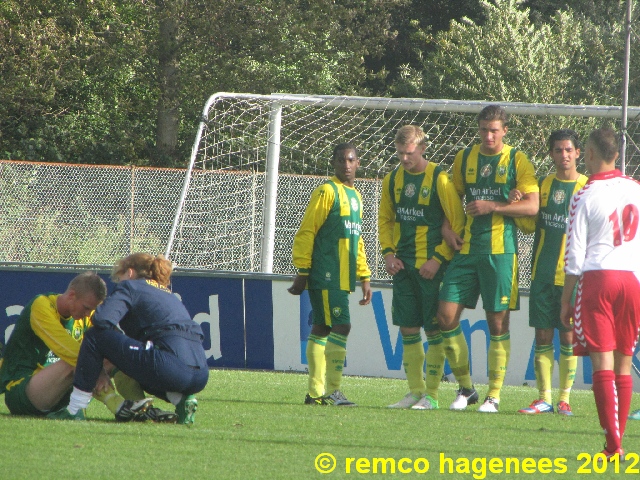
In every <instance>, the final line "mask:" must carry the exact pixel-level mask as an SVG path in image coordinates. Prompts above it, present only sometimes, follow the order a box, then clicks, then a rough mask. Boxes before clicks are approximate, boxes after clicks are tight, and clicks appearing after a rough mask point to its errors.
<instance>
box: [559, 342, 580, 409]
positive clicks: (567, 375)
mask: <svg viewBox="0 0 640 480" xmlns="http://www.w3.org/2000/svg"><path fill="white" fill-rule="evenodd" d="M558 363H559V364H560V397H559V398H558V402H567V403H569V395H570V394H571V387H573V381H574V380H575V378H576V368H577V367H578V357H576V356H574V355H573V347H572V346H571V345H560V358H559V361H558Z"/></svg>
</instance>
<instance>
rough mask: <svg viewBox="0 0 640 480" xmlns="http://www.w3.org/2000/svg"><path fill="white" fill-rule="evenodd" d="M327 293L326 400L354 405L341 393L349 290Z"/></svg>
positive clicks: (347, 323) (342, 404)
mask: <svg viewBox="0 0 640 480" xmlns="http://www.w3.org/2000/svg"><path fill="white" fill-rule="evenodd" d="M328 293H329V295H328V306H329V312H330V313H331V325H332V326H331V333H330V334H329V336H328V337H327V347H326V348H325V351H324V357H325V362H326V365H327V367H326V372H327V373H326V380H327V394H328V395H326V396H325V398H326V400H327V402H329V403H330V404H332V405H336V406H355V403H353V402H350V401H349V400H347V398H346V397H345V395H344V394H343V393H342V390H341V387H342V372H343V370H344V362H345V360H346V358H347V337H348V336H349V332H350V331H351V317H350V315H349V292H346V291H343V290H330V291H329V292H328Z"/></svg>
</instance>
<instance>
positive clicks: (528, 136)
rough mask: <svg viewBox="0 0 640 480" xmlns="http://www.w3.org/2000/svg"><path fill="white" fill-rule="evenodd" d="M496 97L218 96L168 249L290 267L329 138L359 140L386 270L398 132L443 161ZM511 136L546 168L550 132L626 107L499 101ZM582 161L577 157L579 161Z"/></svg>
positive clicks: (254, 268)
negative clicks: (387, 179)
mask: <svg viewBox="0 0 640 480" xmlns="http://www.w3.org/2000/svg"><path fill="white" fill-rule="evenodd" d="M488 104H489V102H479V101H477V102H476V101H466V102H465V101H453V100H425V99H391V98H364V97H338V96H305V95H286V94H283V95H250V94H227V93H219V94H216V95H213V96H212V97H211V98H210V99H209V101H208V102H207V103H206V105H205V108H204V111H203V118H202V121H201V123H200V126H199V130H198V134H197V136H196V140H195V142H194V145H193V149H192V154H191V162H190V165H189V169H188V171H187V175H186V179H185V183H184V188H183V191H182V195H181V198H180V202H179V206H178V208H177V210H176V215H175V222H174V224H173V228H172V232H171V235H170V239H169V242H168V245H167V250H166V254H167V255H168V256H170V258H171V259H172V261H173V262H174V263H175V264H176V265H178V266H179V267H182V268H196V269H216V270H228V271H236V272H266V273H276V274H293V273H295V269H294V268H293V266H292V264H291V249H292V244H293V236H294V235H295V232H296V230H297V228H298V226H299V224H300V221H301V219H302V215H303V213H304V209H305V207H306V205H307V202H308V200H309V197H310V194H311V191H312V190H313V189H314V188H315V187H316V186H318V185H319V184H320V183H322V182H323V181H324V180H325V179H326V178H327V177H329V176H331V175H333V168H332V167H331V165H330V158H331V152H332V149H333V147H334V146H335V145H336V144H337V143H340V142H352V143H354V144H355V145H356V147H357V148H358V150H359V155H360V164H361V168H360V169H359V171H358V178H357V180H356V187H357V188H358V189H359V190H360V192H361V193H362V196H363V201H364V225H363V238H364V241H365V247H366V252H367V257H368V259H369V265H370V267H371V269H372V273H373V276H372V278H373V279H374V280H376V279H377V280H384V279H388V278H389V277H388V276H387V274H386V273H385V271H384V261H383V260H382V257H381V255H380V253H379V251H380V249H379V245H378V232H377V216H378V215H377V214H378V205H379V202H380V193H381V192H380V191H381V183H382V178H383V177H384V175H385V174H387V173H388V172H389V171H391V170H392V169H393V168H394V167H395V166H396V165H397V160H396V156H395V147H394V142H393V139H394V136H395V132H396V130H397V129H398V128H399V127H401V126H402V125H406V124H417V125H420V126H421V127H422V128H423V129H424V131H425V132H426V134H427V136H428V144H427V150H426V153H425V156H426V158H427V159H428V160H429V161H432V162H436V163H438V164H440V165H442V166H443V167H444V168H445V169H447V171H450V170H451V165H452V163H453V159H454V157H455V155H456V153H457V152H458V151H459V150H460V149H462V148H465V147H467V146H469V145H472V144H474V143H477V142H478V137H477V121H476V116H477V113H478V112H479V111H480V110H481V109H482V108H483V107H484V106H486V105H488ZM500 105H502V106H503V107H505V109H506V110H507V112H508V113H509V114H510V124H509V132H508V134H507V136H506V137H505V141H506V143H508V144H510V145H513V146H515V147H518V148H519V149H521V150H523V151H524V152H526V153H527V154H528V155H529V158H530V159H531V161H532V162H533V164H534V166H535V168H536V172H537V174H538V175H545V174H546V173H548V171H549V169H550V167H551V166H552V164H551V161H550V159H549V158H548V155H547V150H548V147H547V145H546V140H547V137H548V135H549V133H550V132H551V131H552V130H554V129H558V128H572V129H574V130H575V131H577V132H578V134H579V135H580V137H581V138H586V136H587V135H588V133H589V132H590V131H591V130H592V129H593V128H595V127H599V126H602V125H603V124H604V123H608V124H610V125H611V126H613V127H614V128H616V129H618V130H619V128H620V118H621V108H620V107H606V106H570V105H540V104H523V103H502V102H500ZM639 114H640V109H637V108H636V109H634V108H630V109H629V113H628V115H629V118H630V119H631V120H630V121H629V127H628V136H627V138H628V139H629V140H628V144H629V145H630V146H631V147H632V148H628V150H627V159H626V165H625V170H626V173H627V174H628V175H636V174H637V173H640V171H638V170H639V169H638V167H639V164H640V154H639V153H638V151H637V150H636V148H635V145H636V144H640V131H638V115H639ZM579 168H581V167H579ZM532 243H533V238H532V236H521V238H520V270H521V271H520V280H521V282H520V286H521V287H522V288H527V287H528V286H529V279H530V261H531V247H532Z"/></svg>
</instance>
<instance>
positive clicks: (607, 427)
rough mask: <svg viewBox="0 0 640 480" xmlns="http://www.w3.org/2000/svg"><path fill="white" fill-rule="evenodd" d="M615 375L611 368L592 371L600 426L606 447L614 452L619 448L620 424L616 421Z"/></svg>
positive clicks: (616, 395) (616, 396)
mask: <svg viewBox="0 0 640 480" xmlns="http://www.w3.org/2000/svg"><path fill="white" fill-rule="evenodd" d="M615 380H616V375H615V373H613V370H598V371H597V372H593V396H594V397H595V400H596V407H597V409H598V418H600V426H601V427H602V428H603V429H604V432H605V433H604V436H605V439H606V441H607V446H606V449H607V451H609V452H615V451H616V450H617V449H619V448H620V426H619V423H618V394H617V392H616V382H615Z"/></svg>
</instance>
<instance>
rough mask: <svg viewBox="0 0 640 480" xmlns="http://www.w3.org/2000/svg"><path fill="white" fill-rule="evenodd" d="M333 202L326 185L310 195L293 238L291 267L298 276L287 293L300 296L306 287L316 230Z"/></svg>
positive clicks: (326, 215)
mask: <svg viewBox="0 0 640 480" xmlns="http://www.w3.org/2000/svg"><path fill="white" fill-rule="evenodd" d="M334 200H335V195H334V192H333V188H331V187H330V186H329V185H326V184H324V185H321V186H319V187H318V188H316V189H315V190H314V191H313V193H312V194H311V199H310V200H309V204H308V205H307V208H306V209H305V212H304V216H303V217H302V222H300V227H299V228H298V231H297V232H296V235H295V237H294V238H293V266H294V267H296V268H297V269H298V275H296V277H295V278H294V280H293V284H292V285H291V287H289V288H288V291H289V293H291V294H293V295H300V294H302V292H303V291H304V289H305V288H306V287H307V279H308V277H309V271H310V270H311V259H312V255H313V244H314V241H315V239H316V235H317V233H318V230H320V227H322V225H323V224H324V222H325V221H326V220H327V217H328V216H329V212H330V211H331V207H332V206H333V202H334Z"/></svg>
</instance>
